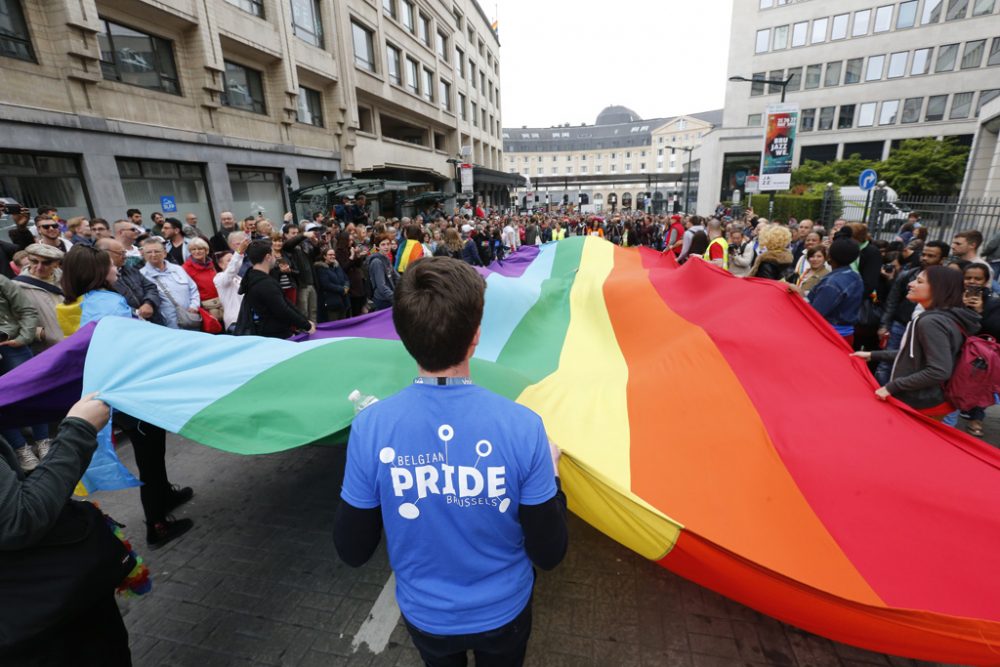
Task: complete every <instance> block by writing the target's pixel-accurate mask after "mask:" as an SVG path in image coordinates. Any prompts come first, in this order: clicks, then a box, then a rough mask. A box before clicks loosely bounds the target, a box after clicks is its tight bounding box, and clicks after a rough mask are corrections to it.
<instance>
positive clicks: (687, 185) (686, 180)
mask: <svg viewBox="0 0 1000 667" xmlns="http://www.w3.org/2000/svg"><path fill="white" fill-rule="evenodd" d="M675 150H681V151H687V154H688V155H687V160H688V168H687V176H685V178H684V212H685V213H687V212H688V206H689V205H690V204H689V201H688V197H689V196H690V191H691V153H692V152H694V148H687V147H685V146H681V147H680V148H677V149H674V147H672V146H671V148H670V154H671V155H673V154H674V151H675Z"/></svg>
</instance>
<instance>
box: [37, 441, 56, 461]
mask: <svg viewBox="0 0 1000 667" xmlns="http://www.w3.org/2000/svg"><path fill="white" fill-rule="evenodd" d="M51 448H52V438H42V439H41V440H39V441H38V442H36V443H35V453H36V454H37V455H38V460H39V461H41V460H42V459H44V458H45V457H46V456H48V455H49V450H50V449H51Z"/></svg>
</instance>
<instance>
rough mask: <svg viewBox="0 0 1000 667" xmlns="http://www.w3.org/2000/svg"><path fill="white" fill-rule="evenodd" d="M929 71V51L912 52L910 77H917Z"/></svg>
mask: <svg viewBox="0 0 1000 667" xmlns="http://www.w3.org/2000/svg"><path fill="white" fill-rule="evenodd" d="M929 71H931V50H930V49H917V50H916V51H914V52H913V62H912V63H910V76H919V75H921V74H927V73H928V72H929Z"/></svg>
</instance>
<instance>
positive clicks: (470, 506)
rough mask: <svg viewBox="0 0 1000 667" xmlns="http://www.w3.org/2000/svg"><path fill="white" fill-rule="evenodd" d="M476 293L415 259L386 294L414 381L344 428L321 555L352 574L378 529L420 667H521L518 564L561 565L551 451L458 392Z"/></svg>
mask: <svg viewBox="0 0 1000 667" xmlns="http://www.w3.org/2000/svg"><path fill="white" fill-rule="evenodd" d="M484 290H485V282H484V281H483V279H482V277H481V276H479V274H478V273H476V271H475V270H474V269H473V268H472V267H471V266H469V265H468V264H466V263H464V262H461V261H458V260H455V259H452V258H449V257H430V258H424V259H422V260H420V261H419V262H416V263H415V264H413V265H412V266H411V267H410V268H409V269H408V270H407V271H406V273H405V274H403V277H402V279H401V280H400V283H399V285H398V286H397V288H396V292H395V297H394V303H393V323H394V324H395V326H396V331H397V332H398V333H399V337H400V339H401V340H402V342H403V345H404V346H405V347H406V349H407V351H408V352H409V353H410V355H412V356H413V358H414V359H415V360H416V361H417V365H418V367H419V373H420V374H419V376H418V377H417V378H416V379H415V380H414V382H413V384H412V385H411V386H409V387H407V388H406V389H404V390H402V391H401V392H399V393H398V394H396V395H394V396H391V397H389V398H387V399H385V400H383V401H381V402H379V403H375V404H373V405H371V406H370V407H368V408H366V409H365V410H363V411H362V412H361V413H360V414H359V415H358V416H357V417H356V418H355V420H354V424H353V426H352V427H351V437H350V441H349V443H348V447H347V467H346V469H345V471H344V485H343V489H342V491H341V498H342V499H343V502H342V503H341V504H340V506H339V507H338V509H337V516H336V519H335V522H334V523H335V525H334V543H335V545H336V547H337V552H338V554H339V555H340V557H341V559H343V560H344V562H346V563H347V564H349V565H352V566H359V565H361V564H363V563H365V562H366V561H367V560H368V559H369V558H370V557H371V555H372V554H373V553H374V551H375V549H376V547H377V546H378V543H379V539H380V536H381V530H382V527H383V525H384V527H385V533H386V541H387V542H388V550H389V560H390V562H391V564H392V567H393V570H395V572H396V599H397V601H398V602H399V608H400V610H401V611H402V613H403V618H404V620H405V621H406V625H407V627H408V628H409V630H410V636H411V637H412V638H413V643H414V645H415V646H416V647H417V649H418V650H419V651H420V654H421V656H422V657H423V659H424V662H425V663H426V664H427V665H429V666H437V665H464V664H466V663H465V661H466V652H467V651H470V650H471V651H473V652H474V654H475V656H476V664H477V665H481V666H488V665H521V664H522V663H523V661H524V655H525V650H526V648H527V642H528V636H529V635H530V632H531V593H532V588H533V585H534V571H533V569H532V564H534V565H537V566H538V567H541V568H542V569H546V570H548V569H551V568H553V567H555V566H556V565H558V564H559V562H560V561H561V560H562V558H563V556H564V555H565V553H566V545H567V532H566V496H565V495H564V494H563V493H562V491H561V490H560V488H559V477H558V459H559V450H558V448H556V447H555V446H554V445H553V444H551V443H550V442H549V440H548V437H547V436H546V434H545V427H544V425H543V424H542V420H541V418H540V417H539V416H538V415H536V414H535V413H534V412H532V411H531V410H529V409H527V408H525V407H523V406H520V405H518V404H516V403H514V402H512V401H510V400H508V399H506V398H503V397H502V396H499V395H497V394H494V393H492V392H490V391H487V390H486V389H483V388H481V387H478V386H476V385H474V384H473V383H472V380H471V379H470V377H469V360H470V359H471V358H472V355H473V353H474V352H475V349H476V345H477V344H478V342H479V325H480V321H481V320H482V315H483V293H484Z"/></svg>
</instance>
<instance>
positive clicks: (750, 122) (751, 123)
mask: <svg viewBox="0 0 1000 667" xmlns="http://www.w3.org/2000/svg"><path fill="white" fill-rule="evenodd" d="M760 119H761V114H759V113H752V114H749V115H748V116H747V127H760Z"/></svg>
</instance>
